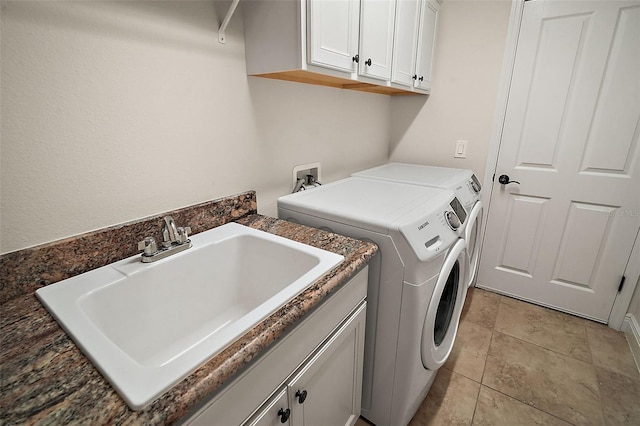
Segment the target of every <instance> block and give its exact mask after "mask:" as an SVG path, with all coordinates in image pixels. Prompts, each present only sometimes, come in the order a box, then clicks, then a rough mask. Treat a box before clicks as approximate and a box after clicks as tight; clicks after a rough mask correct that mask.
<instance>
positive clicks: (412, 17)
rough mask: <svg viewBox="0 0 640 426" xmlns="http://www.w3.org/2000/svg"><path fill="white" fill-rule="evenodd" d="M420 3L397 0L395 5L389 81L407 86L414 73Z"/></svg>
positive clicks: (418, 0) (418, 1)
mask: <svg viewBox="0 0 640 426" xmlns="http://www.w3.org/2000/svg"><path fill="white" fill-rule="evenodd" d="M420 3H421V1H420V0H397V6H396V25H395V35H394V40H393V70H392V74H391V81H392V82H393V83H397V84H402V85H404V86H409V87H412V86H413V81H414V76H415V75H416V49H417V47H418V25H419V23H420ZM416 78H417V77H416Z"/></svg>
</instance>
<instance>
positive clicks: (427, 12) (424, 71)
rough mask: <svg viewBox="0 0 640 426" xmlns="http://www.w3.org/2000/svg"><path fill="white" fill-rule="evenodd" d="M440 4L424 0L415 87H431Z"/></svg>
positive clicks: (426, 88) (425, 88)
mask: <svg viewBox="0 0 640 426" xmlns="http://www.w3.org/2000/svg"><path fill="white" fill-rule="evenodd" d="M437 21H438V4H437V3H436V2H435V1H433V2H432V1H429V0H422V10H421V13H420V33H419V37H418V55H417V61H416V62H417V65H418V66H417V68H416V75H417V78H416V80H415V83H414V87H415V88H417V89H423V90H429V89H430V88H431V63H432V61H433V45H434V42H435V34H436V23H437Z"/></svg>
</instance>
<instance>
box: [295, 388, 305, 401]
mask: <svg viewBox="0 0 640 426" xmlns="http://www.w3.org/2000/svg"><path fill="white" fill-rule="evenodd" d="M296 397H297V398H298V404H302V403H303V402H304V401H305V400H306V399H307V391H306V390H303V391H302V392H300V390H298V391H297V392H296Z"/></svg>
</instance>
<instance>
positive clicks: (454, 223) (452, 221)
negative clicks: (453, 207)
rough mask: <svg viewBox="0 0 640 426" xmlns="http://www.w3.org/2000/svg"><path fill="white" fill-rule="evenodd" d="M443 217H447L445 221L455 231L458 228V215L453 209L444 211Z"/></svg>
mask: <svg viewBox="0 0 640 426" xmlns="http://www.w3.org/2000/svg"><path fill="white" fill-rule="evenodd" d="M444 217H445V218H446V219H447V223H448V224H449V226H450V227H451V229H453V230H454V231H455V230H456V229H458V228H460V219H459V218H458V215H457V214H455V213H454V212H453V211H448V212H445V213H444Z"/></svg>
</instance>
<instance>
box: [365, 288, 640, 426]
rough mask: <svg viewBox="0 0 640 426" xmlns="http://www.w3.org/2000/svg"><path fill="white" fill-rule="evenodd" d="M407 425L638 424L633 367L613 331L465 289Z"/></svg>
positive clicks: (638, 389) (638, 383)
mask: <svg viewBox="0 0 640 426" xmlns="http://www.w3.org/2000/svg"><path fill="white" fill-rule="evenodd" d="M367 424H368V423H367V422H365V421H364V420H363V419H360V420H359V421H358V423H357V424H356V425H357V426H365V425H367ZM410 425H411V426H427V425H447V426H448V425H491V426H498V425H505V426H516V425H523V426H524V425H608V426H609V425H631V426H633V425H637V426H640V373H639V372H638V369H637V367H636V365H635V363H634V360H633V357H632V356H631V351H630V349H629V345H628V344H627V341H626V339H625V336H624V335H623V334H622V333H620V332H617V331H615V330H613V329H610V328H608V327H607V326H604V325H601V324H597V323H594V322H592V321H588V320H584V319H581V318H577V317H574V316H571V315H567V314H563V313H560V312H556V311H553V310H551V309H546V308H543V307H540V306H536V305H532V304H529V303H525V302H521V301H518V300H515V299H511V298H508V297H505V296H501V295H498V294H495V293H491V292H488V291H485V290H481V289H470V291H469V294H468V296H467V300H466V303H465V307H464V310H463V312H462V319H461V322H460V327H459V329H458V336H457V338H456V343H455V346H454V348H453V351H452V353H451V356H450V357H449V359H448V361H447V362H446V364H445V365H444V367H443V368H441V369H440V370H439V372H438V376H437V377H436V380H435V382H434V384H433V386H432V387H431V390H430V391H429V394H428V395H427V397H426V398H425V400H424V401H423V402H422V405H421V406H420V408H419V409H418V412H417V413H416V414H415V416H414V417H413V419H412V420H411V423H410Z"/></svg>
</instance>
